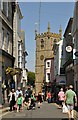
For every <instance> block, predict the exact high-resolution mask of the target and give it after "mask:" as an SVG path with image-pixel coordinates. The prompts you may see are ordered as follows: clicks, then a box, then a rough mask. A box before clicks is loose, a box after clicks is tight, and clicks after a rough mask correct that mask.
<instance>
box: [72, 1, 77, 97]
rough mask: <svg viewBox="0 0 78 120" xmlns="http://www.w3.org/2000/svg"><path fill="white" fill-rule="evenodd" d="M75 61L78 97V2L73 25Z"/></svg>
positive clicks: (75, 82) (75, 86)
mask: <svg viewBox="0 0 78 120" xmlns="http://www.w3.org/2000/svg"><path fill="white" fill-rule="evenodd" d="M72 39H73V60H74V89H75V91H76V92H77V96H78V1H77V2H75V6H74V12H73V25H72Z"/></svg>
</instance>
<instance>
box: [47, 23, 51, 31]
mask: <svg viewBox="0 0 78 120" xmlns="http://www.w3.org/2000/svg"><path fill="white" fill-rule="evenodd" d="M47 29H48V32H50V23H49V22H48V28H47Z"/></svg>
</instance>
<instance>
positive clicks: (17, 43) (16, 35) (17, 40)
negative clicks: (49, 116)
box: [13, 2, 23, 89]
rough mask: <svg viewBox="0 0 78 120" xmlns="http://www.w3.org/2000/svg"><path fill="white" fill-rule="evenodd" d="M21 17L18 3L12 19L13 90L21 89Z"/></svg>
mask: <svg viewBox="0 0 78 120" xmlns="http://www.w3.org/2000/svg"><path fill="white" fill-rule="evenodd" d="M22 18H23V16H22V13H21V9H20V6H19V3H18V2H16V4H15V12H14V19H13V56H14V57H15V61H14V68H15V69H16V70H17V71H18V74H16V75H14V77H13V78H14V81H15V89H17V87H18V86H20V87H21V79H22V44H23V43H22V42H23V40H22V39H21V34H22V33H21V20H22Z"/></svg>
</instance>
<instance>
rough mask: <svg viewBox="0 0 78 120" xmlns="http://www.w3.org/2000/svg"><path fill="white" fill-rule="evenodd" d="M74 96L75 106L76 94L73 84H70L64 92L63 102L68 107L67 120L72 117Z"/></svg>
mask: <svg viewBox="0 0 78 120" xmlns="http://www.w3.org/2000/svg"><path fill="white" fill-rule="evenodd" d="M74 98H75V106H77V96H76V93H75V92H74V91H73V86H72V85H70V86H69V89H68V90H67V91H66V93H65V102H66V104H67V108H68V117H69V120H70V119H71V118H74V111H73V109H74Z"/></svg>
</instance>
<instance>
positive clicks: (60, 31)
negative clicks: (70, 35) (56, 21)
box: [59, 25, 62, 39]
mask: <svg viewBox="0 0 78 120" xmlns="http://www.w3.org/2000/svg"><path fill="white" fill-rule="evenodd" d="M59 34H60V38H61V39H62V27H61V25H60V29H59Z"/></svg>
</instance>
